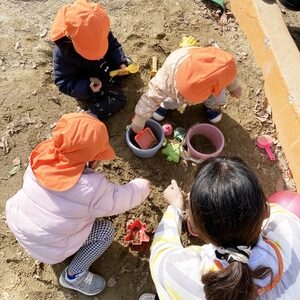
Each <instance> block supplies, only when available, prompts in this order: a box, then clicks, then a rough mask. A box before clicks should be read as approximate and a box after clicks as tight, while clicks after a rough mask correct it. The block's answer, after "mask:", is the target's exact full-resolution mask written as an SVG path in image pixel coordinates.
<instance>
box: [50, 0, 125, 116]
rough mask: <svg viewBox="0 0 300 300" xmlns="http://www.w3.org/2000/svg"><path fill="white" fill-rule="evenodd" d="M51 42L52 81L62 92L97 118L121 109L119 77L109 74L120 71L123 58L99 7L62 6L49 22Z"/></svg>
mask: <svg viewBox="0 0 300 300" xmlns="http://www.w3.org/2000/svg"><path fill="white" fill-rule="evenodd" d="M51 40H52V41H53V42H55V46H54V50H53V72H54V82H55V84H56V85H57V87H58V89H59V90H60V91H61V92H62V93H64V94H67V95H69V96H71V97H74V98H76V99H77V100H81V101H84V102H86V103H87V106H88V108H89V110H90V111H91V112H92V113H93V114H95V115H97V116H98V118H99V119H105V118H107V117H108V116H110V115H111V114H113V113H115V112H117V111H119V110H120V109H121V108H122V107H124V105H125V104H126V102H127V98H126V96H125V95H124V93H123V91H122V89H121V78H120V77H118V78H116V79H112V78H111V77H110V76H109V72H110V71H111V70H114V69H118V68H120V69H124V68H125V67H126V66H127V59H126V57H125V54H124V51H123V49H122V46H121V44H120V43H119V42H118V40H117V39H116V38H115V37H114V35H113V34H112V32H111V31H110V22H109V17H108V15H107V14H106V12H105V11H104V10H103V8H102V7H101V6H100V5H98V4H96V3H90V2H88V1H87V0H76V1H75V2H74V3H73V4H71V5H65V6H63V7H62V8H61V9H60V10H59V11H58V13H57V15H56V17H55V20H54V22H53V25H52V29H51ZM126 74H127V72H126V71H124V72H123V75H126Z"/></svg>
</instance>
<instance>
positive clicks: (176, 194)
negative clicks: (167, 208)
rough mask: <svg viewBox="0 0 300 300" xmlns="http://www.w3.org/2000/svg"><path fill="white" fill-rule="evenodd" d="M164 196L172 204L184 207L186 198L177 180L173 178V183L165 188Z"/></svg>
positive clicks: (180, 207)
mask: <svg viewBox="0 0 300 300" xmlns="http://www.w3.org/2000/svg"><path fill="white" fill-rule="evenodd" d="M164 198H165V199H166V200H167V202H168V203H169V204H170V205H173V206H175V207H177V208H179V209H181V210H182V209H183V207H184V200H183V196H182V193H181V190H180V188H179V187H178V185H177V182H176V180H174V179H172V180H171V184H170V185H169V186H168V187H167V188H166V189H165V192H164Z"/></svg>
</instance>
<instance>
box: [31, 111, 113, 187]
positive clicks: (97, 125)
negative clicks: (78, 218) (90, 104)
mask: <svg viewBox="0 0 300 300" xmlns="http://www.w3.org/2000/svg"><path fill="white" fill-rule="evenodd" d="M114 158H115V151H114V150H113V148H112V147H111V146H110V144H109V141H108V133H107V130H106V127H105V125H104V124H103V123H102V122H101V121H99V120H98V119H96V118H94V117H92V116H91V115H89V114H86V113H71V114H66V115H63V116H62V117H61V118H60V119H59V121H58V122H57V124H56V126H55V128H54V130H53V132H52V138H50V139H49V140H46V141H44V142H42V143H40V144H38V145H37V146H36V147H35V149H34V150H33V151H32V152H31V155H30V166H31V169H32V171H33V173H34V174H35V176H36V178H37V181H38V182H39V183H40V184H41V185H42V186H43V187H45V188H48V189H50V190H54V191H65V190H68V189H70V188H72V187H73V186H74V185H75V184H76V182H77V181H78V179H79V177H80V176H81V174H82V172H83V169H84V167H85V165H86V163H87V162H91V161H96V160H112V159H114Z"/></svg>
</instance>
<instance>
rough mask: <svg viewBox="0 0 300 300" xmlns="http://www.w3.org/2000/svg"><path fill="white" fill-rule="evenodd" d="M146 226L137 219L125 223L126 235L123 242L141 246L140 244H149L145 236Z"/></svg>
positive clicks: (147, 237)
mask: <svg viewBox="0 0 300 300" xmlns="http://www.w3.org/2000/svg"><path fill="white" fill-rule="evenodd" d="M146 230H147V225H146V224H144V223H142V222H141V221H140V220H139V219H136V220H133V221H131V222H129V223H127V234H126V236H125V238H124V241H125V242H126V243H128V244H130V243H131V244H132V245H141V244H142V242H149V240H150V238H149V236H148V235H147V234H146Z"/></svg>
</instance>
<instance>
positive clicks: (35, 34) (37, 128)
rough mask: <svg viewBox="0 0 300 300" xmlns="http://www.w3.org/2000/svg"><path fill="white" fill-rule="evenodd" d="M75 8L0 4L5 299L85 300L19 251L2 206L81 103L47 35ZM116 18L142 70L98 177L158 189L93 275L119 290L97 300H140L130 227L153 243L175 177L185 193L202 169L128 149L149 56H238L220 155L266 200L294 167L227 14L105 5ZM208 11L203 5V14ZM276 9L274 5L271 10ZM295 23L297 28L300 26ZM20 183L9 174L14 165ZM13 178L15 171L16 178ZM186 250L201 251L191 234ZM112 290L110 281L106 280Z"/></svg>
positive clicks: (129, 2) (55, 3) (187, 4)
mask: <svg viewBox="0 0 300 300" xmlns="http://www.w3.org/2000/svg"><path fill="white" fill-rule="evenodd" d="M67 2H69V1H67V0H65V1H61V0H60V1H59V0H2V1H1V2H0V11H1V15H0V40H1V42H0V87H1V89H0V95H1V97H0V106H1V109H0V138H1V140H0V146H1V148H2V149H0V151H1V152H0V153H1V154H0V165H1V168H0V190H1V195H0V269H1V272H0V299H30V300H31V299H33V300H37V299H39V300H40V299H88V298H89V297H86V296H83V295H80V294H78V293H76V292H72V291H69V290H66V289H64V288H61V287H60V286H59V284H58V280H57V278H58V276H59V274H60V272H61V271H62V270H63V268H64V266H65V265H66V264H67V262H64V263H61V264H58V265H54V266H49V265H43V264H39V263H38V262H35V261H34V260H33V259H31V258H30V257H29V256H28V255H27V254H26V253H24V252H23V250H22V249H21V247H19V245H18V244H17V242H16V241H15V239H14V237H13V236H12V234H11V233H10V232H9V230H8V228H7V226H6V224H5V214H4V207H5V201H6V200H7V199H8V198H9V197H10V196H12V195H13V194H14V193H15V192H16V191H17V190H18V189H19V188H20V187H21V185H22V176H23V173H24V170H25V168H26V166H27V163H28V155H29V153H30V151H31V150H32V148H33V147H34V146H35V145H36V144H37V143H38V142H39V141H41V140H43V139H44V138H46V137H47V136H49V134H50V131H51V128H53V125H54V124H55V122H56V121H57V120H58V118H59V117H60V116H61V115H62V114H63V113H68V112H73V111H76V110H77V104H76V102H75V101H74V100H73V99H72V98H70V97H67V96H65V95H62V94H59V93H58V91H57V89H56V87H55V86H54V84H53V81H52V77H51V71H52V65H51V59H52V57H51V55H52V45H51V43H49V41H48V33H49V28H50V25H51V22H52V20H53V17H54V15H55V13H56V11H57V9H58V8H59V7H60V6H61V5H62V4H63V3H67ZM102 3H103V5H104V6H105V8H106V9H107V11H108V12H109V14H110V16H111V23H112V30H113V32H114V34H115V35H116V36H117V37H118V39H119V41H120V42H121V43H122V44H123V47H124V49H125V51H126V53H127V55H129V56H130V57H132V58H133V59H134V60H135V61H137V62H139V64H140V65H141V70H140V73H139V74H136V75H132V76H130V77H128V78H127V79H126V80H125V84H124V86H125V91H126V93H127V95H128V99H129V103H128V105H127V107H126V108H125V109H124V110H123V111H121V112H120V113H118V114H117V115H116V116H113V117H111V119H109V120H108V122H107V126H108V128H109V132H110V137H111V143H112V145H113V146H114V148H115V149H116V152H117V156H118V157H117V159H116V160H115V161H114V162H111V163H105V164H103V165H102V166H101V167H100V169H99V171H101V172H104V173H105V174H107V176H108V178H109V179H110V180H112V181H114V182H119V183H124V182H127V181H128V180H130V179H132V178H134V177H136V176H143V177H145V178H147V179H149V180H150V181H151V184H152V186H153V190H152V192H151V195H150V197H149V198H148V199H147V201H145V203H144V204H143V205H142V206H140V207H138V208H137V209H135V210H132V211H130V212H128V213H126V214H123V215H119V216H116V217H113V218H111V219H112V220H113V222H114V225H115V228H116V236H115V240H114V242H113V244H112V246H111V247H110V248H109V249H108V251H107V252H106V253H105V254H104V255H103V256H102V257H101V258H100V259H99V260H98V261H97V262H96V263H95V264H94V265H93V267H92V270H93V271H95V272H98V273H100V274H102V275H103V276H104V277H105V278H106V279H107V280H108V279H114V281H115V285H114V287H111V288H110V287H107V288H106V289H105V290H104V292H103V293H102V294H101V295H99V296H97V297H94V299H95V300H96V299H105V300H118V299H120V300H121V299H138V296H139V295H140V294H141V293H142V292H145V291H154V285H153V283H152V281H151V276H150V273H149V268H148V257H149V247H150V243H148V244H143V245H142V246H141V247H138V248H136V247H135V248H133V247H126V245H124V243H123V238H124V235H125V225H126V222H127V221H128V220H130V219H133V218H137V217H138V218H140V219H141V220H142V221H144V222H146V223H147V225H148V232H149V235H150V236H152V234H151V233H152V232H153V231H154V230H155V228H156V226H157V224H158V222H159V220H160V218H161V216H162V214H163V212H164V210H165V208H166V204H165V203H164V200H163V198H162V191H163V189H164V188H165V187H166V186H167V185H168V183H169V181H170V179H171V177H170V174H172V177H174V178H175V179H176V180H177V181H178V182H179V183H180V185H181V187H182V189H183V190H185V191H187V192H188V191H189V187H190V185H191V182H192V178H193V176H194V172H195V170H196V167H195V166H194V165H192V164H190V163H189V164H188V165H185V164H184V163H182V162H181V163H179V164H175V163H172V162H168V161H167V160H166V157H165V156H163V155H162V154H161V153H158V154H157V155H156V156H155V157H154V158H151V159H148V160H143V159H138V158H137V157H135V156H134V155H133V154H132V152H131V151H130V149H129V148H128V147H127V146H126V143H125V139H124V133H125V128H126V125H127V124H129V122H130V119H131V116H132V114H133V110H134V106H135V103H136V102H137V100H138V99H139V97H140V95H141V94H142V92H143V91H144V90H145V88H146V86H147V82H148V81H149V78H150V76H149V71H150V65H151V57H152V56H153V55H155V56H157V57H158V59H159V62H160V64H161V63H162V62H163V61H164V59H165V58H166V56H167V55H168V54H169V53H170V52H171V51H172V50H175V49H176V48H177V47H178V44H179V42H180V41H181V38H182V37H183V36H184V35H193V36H194V37H196V38H197V39H198V40H199V43H200V44H201V45H204V46H205V45H209V44H211V43H212V41H214V42H217V44H218V45H219V46H220V47H221V48H223V49H225V50H229V51H230V52H232V53H234V55H235V57H236V59H237V64H238V71H239V80H240V84H241V85H242V87H243V96H242V98H241V99H240V100H236V99H231V98H228V103H227V105H226V106H225V107H224V117H223V120H222V122H221V123H220V124H219V125H218V127H219V128H220V129H221V130H222V131H223V133H224V136H225V139H226V145H225V149H224V152H223V153H224V154H226V155H235V156H240V157H242V158H243V159H244V160H245V161H247V162H248V164H249V165H250V166H251V167H252V168H253V169H254V170H255V171H256V173H257V175H258V176H259V178H260V180H261V181H262V183H263V185H264V187H265V191H266V193H267V194H271V193H273V192H275V191H276V190H282V189H285V188H288V189H291V190H292V189H293V188H294V184H293V180H292V179H291V177H290V173H289V171H288V164H287V162H286V160H285V157H284V153H282V150H281V147H280V143H279V141H277V140H276V129H275V126H274V124H273V123H272V112H271V109H270V107H268V104H267V102H266V100H265V96H264V91H263V81H262V75H261V73H260V71H259V69H258V68H257V66H256V64H255V62H254V59H253V55H252V52H251V49H250V47H249V45H248V43H247V41H246V38H245V36H244V34H243V33H242V32H241V30H240V29H239V27H238V24H237V23H236V22H235V20H234V19H233V16H232V15H231V13H230V11H228V12H227V13H226V14H223V15H222V14H221V12H220V10H216V9H214V8H212V7H211V5H210V4H209V3H208V2H205V3H203V2H201V1H200V0H195V1H186V0H178V1H175V2H174V1H170V0H153V1H143V0H115V1H109V0H104V1H103V2H102ZM206 4H207V6H206ZM274 5H275V4H274ZM283 14H284V18H285V19H286V22H287V24H289V29H290V30H291V34H292V35H293V37H294V38H295V39H296V42H297V43H298V40H299V28H298V26H299V24H300V23H299V14H298V13H293V12H289V11H286V10H283ZM297 24H298V25H297ZM169 121H171V122H173V123H174V124H176V126H182V127H185V128H188V127H189V126H191V125H192V124H193V123H195V122H199V121H200V122H201V121H202V122H205V119H204V117H203V113H202V109H201V106H199V107H193V108H191V109H188V110H187V111H186V112H185V114H184V115H180V114H179V113H175V112H174V113H172V114H171V116H170V117H169ZM262 133H268V134H271V135H272V136H273V137H274V138H275V140H276V145H275V147H274V149H273V150H274V151H275V153H276V157H277V159H276V161H274V162H271V161H269V160H268V159H267V158H266V155H265V154H264V153H263V152H261V151H259V150H258V149H257V148H256V146H255V139H256V137H257V136H258V135H260V134H262ZM16 158H20V161H21V163H20V170H18V171H17V172H16V174H14V175H10V174H9V171H11V170H12V169H13V168H14V164H13V163H15V164H17V165H18V162H16V160H15V159H16ZM14 170H15V171H16V169H14ZM183 240H184V244H185V245H188V244H190V243H194V242H196V241H195V240H193V239H191V238H190V237H189V236H188V234H187V233H186V229H185V227H184V234H183ZM110 282H113V281H112V280H110Z"/></svg>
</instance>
